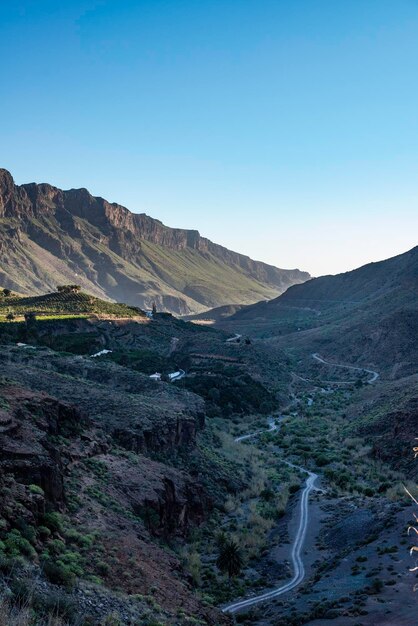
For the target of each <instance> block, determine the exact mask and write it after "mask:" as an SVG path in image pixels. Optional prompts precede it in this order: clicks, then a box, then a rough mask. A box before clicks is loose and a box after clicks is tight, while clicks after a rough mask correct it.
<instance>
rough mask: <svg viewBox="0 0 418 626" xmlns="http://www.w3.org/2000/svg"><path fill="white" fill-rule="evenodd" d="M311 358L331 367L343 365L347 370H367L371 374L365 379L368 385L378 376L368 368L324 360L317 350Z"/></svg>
mask: <svg viewBox="0 0 418 626" xmlns="http://www.w3.org/2000/svg"><path fill="white" fill-rule="evenodd" d="M312 358H313V359H315V360H316V361H319V363H324V364H325V365H331V366H332V367H344V368H345V369H348V370H357V371H358V372H367V373H368V374H371V376H372V377H371V378H370V379H369V380H368V381H367V382H368V383H369V385H371V384H372V383H374V382H375V381H376V380H377V379H378V378H379V373H378V372H374V371H373V370H368V369H366V368H365V367H354V365H341V364H340V363H331V361H326V360H325V359H323V358H322V357H321V356H320V355H319V354H318V353H317V352H314V353H313V355H312Z"/></svg>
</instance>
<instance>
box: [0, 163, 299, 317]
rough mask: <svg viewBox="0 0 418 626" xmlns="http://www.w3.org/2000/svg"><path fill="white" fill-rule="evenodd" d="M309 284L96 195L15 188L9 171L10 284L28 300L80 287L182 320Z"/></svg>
mask: <svg viewBox="0 0 418 626" xmlns="http://www.w3.org/2000/svg"><path fill="white" fill-rule="evenodd" d="M308 278H309V274H307V273H306V272H301V271H299V270H296V269H295V270H282V269H278V268H276V267H273V266H271V265H267V264H265V263H261V262H258V261H253V260H252V259H250V258H249V257H247V256H243V255H241V254H238V253H236V252H231V251H230V250H228V249H226V248H223V247H222V246H219V245H217V244H215V243H212V242H211V241H209V240H208V239H205V238H204V237H201V236H200V234H199V233H198V232H197V231H194V230H193V231H192V230H182V229H174V228H168V227H167V226H164V225H163V224H162V223H161V222H159V221H158V220H156V219H153V218H151V217H148V216H147V215H145V214H135V213H131V212H130V211H129V210H128V209H126V208H124V207H123V206H120V205H118V204H115V203H109V202H107V201H106V200H104V199H103V198H98V197H93V196H91V195H90V194H89V192H88V191H87V190H86V189H71V190H69V191H62V190H61V189H57V188H56V187H53V186H51V185H48V184H36V183H31V184H26V185H21V186H18V185H15V184H14V181H13V178H12V176H11V174H10V173H9V172H8V171H7V170H4V169H1V170H0V283H1V284H2V285H3V286H5V287H8V288H11V289H13V290H15V291H19V292H21V293H35V294H36V293H40V292H42V291H45V289H51V290H54V289H55V287H56V285H58V284H62V283H78V284H80V285H81V286H82V287H83V289H85V290H86V291H89V292H90V293H92V294H94V295H96V296H98V297H102V298H109V299H112V300H117V301H122V302H127V303H128V304H132V305H135V306H139V307H141V308H150V307H151V304H152V302H153V301H155V302H156V303H157V306H158V307H159V308H162V309H164V310H168V311H171V312H175V313H179V314H188V313H198V312H202V311H203V310H205V309H207V308H213V307H217V306H221V305H225V304H229V303H231V302H238V303H242V304H250V303H253V302H257V301H259V300H265V299H268V298H273V297H275V296H277V295H278V294H280V293H282V292H283V291H285V290H286V289H287V287H289V286H290V285H293V284H294V283H298V282H302V281H304V280H307V279H308Z"/></svg>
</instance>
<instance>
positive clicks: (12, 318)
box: [6, 313, 15, 322]
mask: <svg viewBox="0 0 418 626" xmlns="http://www.w3.org/2000/svg"><path fill="white" fill-rule="evenodd" d="M6 319H7V320H8V321H9V322H12V321H13V320H14V319H15V316H14V314H13V313H8V314H7V315H6Z"/></svg>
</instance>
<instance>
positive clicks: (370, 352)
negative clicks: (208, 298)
mask: <svg viewBox="0 0 418 626" xmlns="http://www.w3.org/2000/svg"><path fill="white" fill-rule="evenodd" d="M226 326H227V327H228V328H232V327H234V328H236V329H237V332H240V330H242V331H245V330H246V329H247V327H249V328H250V329H251V328H255V327H257V329H258V331H259V333H266V332H267V331H271V334H272V335H276V339H275V341H278V342H279V344H281V345H282V346H284V344H287V345H292V347H293V348H298V347H300V348H303V350H311V351H312V352H313V351H321V350H322V351H324V353H325V354H327V355H330V356H335V357H338V358H339V359H340V360H341V359H342V360H343V361H345V362H352V363H355V362H361V363H369V364H373V363H374V364H375V365H377V366H379V367H381V368H384V369H385V370H386V371H387V372H388V373H389V372H390V374H391V375H392V376H396V377H398V376H400V375H406V374H411V373H413V372H414V371H416V368H417V365H418V351H417V348H416V342H415V341H413V339H412V338H413V337H415V336H416V332H417V329H418V247H416V248H413V249H412V250H410V251H409V252H406V253H404V254H401V255H398V256H396V257H393V258H391V259H388V260H386V261H380V262H378V263H370V264H368V265H365V266H363V267H360V268H359V269H357V270H354V271H352V272H346V273H345V274H338V275H336V276H323V277H321V278H316V279H313V280H309V281H307V282H306V283H304V284H303V285H295V286H293V287H291V288H289V289H288V290H287V291H286V293H284V294H283V295H281V296H279V297H278V298H275V299H274V300H271V301H269V302H260V303H258V304H255V305H252V306H248V307H244V308H243V309H241V310H240V311H238V312H237V313H236V314H235V315H233V316H232V317H230V318H229V319H228V321H227V324H226Z"/></svg>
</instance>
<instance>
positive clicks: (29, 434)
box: [0, 386, 86, 504]
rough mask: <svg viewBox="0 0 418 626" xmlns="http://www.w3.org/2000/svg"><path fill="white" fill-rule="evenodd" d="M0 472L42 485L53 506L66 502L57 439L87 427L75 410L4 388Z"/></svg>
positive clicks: (53, 401)
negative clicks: (84, 426)
mask: <svg viewBox="0 0 418 626" xmlns="http://www.w3.org/2000/svg"><path fill="white" fill-rule="evenodd" d="M1 400H2V403H3V406H5V407H7V409H5V408H3V409H1V411H0V471H1V473H2V474H6V475H12V476H13V477H14V479H15V480H16V481H17V482H19V483H22V484H24V485H30V484H35V485H38V486H39V487H40V488H41V489H42V490H43V491H44V493H45V496H46V498H47V499H48V500H50V501H51V502H54V503H56V504H59V503H62V502H63V501H64V497H65V496H64V485H63V460H62V456H61V452H60V449H59V446H57V445H55V443H54V439H55V438H57V437H60V436H65V435H69V434H74V433H77V431H78V430H79V429H80V428H81V426H82V425H83V424H84V425H85V423H86V418H85V417H84V416H82V415H81V414H80V413H79V412H78V411H77V410H76V409H75V408H74V407H73V406H71V405H67V404H64V403H62V402H59V401H57V400H54V399H53V398H49V397H47V396H45V395H43V394H37V393H34V392H31V391H29V390H25V389H21V388H19V387H7V386H6V387H2V388H1Z"/></svg>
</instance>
